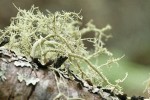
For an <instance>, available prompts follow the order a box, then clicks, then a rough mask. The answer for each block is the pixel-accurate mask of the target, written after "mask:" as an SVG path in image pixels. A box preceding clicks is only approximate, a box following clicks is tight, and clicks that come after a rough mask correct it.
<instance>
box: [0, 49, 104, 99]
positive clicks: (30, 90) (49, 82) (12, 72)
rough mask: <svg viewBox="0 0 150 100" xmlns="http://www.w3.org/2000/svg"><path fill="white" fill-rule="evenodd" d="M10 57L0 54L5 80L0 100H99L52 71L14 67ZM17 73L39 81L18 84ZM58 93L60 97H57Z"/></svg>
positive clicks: (73, 81)
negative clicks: (71, 99)
mask: <svg viewBox="0 0 150 100" xmlns="http://www.w3.org/2000/svg"><path fill="white" fill-rule="evenodd" d="M11 56H13V54H9V53H8V54H4V52H3V51H1V52H0V69H1V70H2V67H6V70H5V73H4V75H5V77H6V79H5V80H4V81H2V80H1V81H0V100H54V99H55V100H66V99H69V98H76V99H74V100H78V99H77V98H83V99H85V100H101V96H100V95H98V94H93V93H90V92H89V91H88V90H87V89H86V88H84V87H82V86H81V85H79V82H77V81H75V80H68V79H65V78H64V79H62V78H61V77H60V76H59V75H57V76H56V73H55V72H54V71H52V70H49V71H48V70H47V69H38V70H33V69H32V68H30V67H19V66H16V65H15V64H14V62H15V61H9V60H10V59H12V57H11ZM17 73H25V74H27V75H29V76H30V77H37V78H39V79H40V80H39V82H37V83H36V84H35V85H33V84H29V85H26V82H25V81H22V82H20V81H19V80H18V77H17V76H18V74H17ZM58 82H59V84H58ZM64 84H65V85H64ZM58 87H59V90H58ZM60 93H61V94H62V95H61V96H60V95H58V94H60ZM58 96H59V97H58ZM65 96H67V97H69V98H66V97H65ZM56 97H58V98H56Z"/></svg>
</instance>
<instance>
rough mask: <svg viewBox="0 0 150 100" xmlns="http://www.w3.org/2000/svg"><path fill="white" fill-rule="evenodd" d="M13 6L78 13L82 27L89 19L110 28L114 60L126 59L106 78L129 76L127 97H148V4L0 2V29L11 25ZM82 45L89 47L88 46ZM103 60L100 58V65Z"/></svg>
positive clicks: (57, 0)
mask: <svg viewBox="0 0 150 100" xmlns="http://www.w3.org/2000/svg"><path fill="white" fill-rule="evenodd" d="M12 3H14V4H15V5H16V6H17V7H20V8H22V9H30V7H31V5H33V4H34V5H35V6H39V8H40V10H41V11H43V12H46V11H45V9H48V10H50V11H52V12H55V11H62V10H65V11H75V12H80V10H81V15H82V16H83V21H84V22H83V25H84V23H87V22H88V21H89V20H90V19H93V20H94V24H96V26H97V27H99V28H102V27H104V26H106V25H107V24H110V25H111V26H112V30H111V31H109V32H110V33H112V35H113V38H111V39H109V41H108V42H106V46H107V48H108V50H109V51H112V52H113V53H114V55H116V57H120V56H122V55H124V54H125V57H124V58H123V59H122V60H121V61H119V67H117V66H116V65H114V66H112V67H111V68H104V69H107V70H104V72H105V74H106V75H107V76H108V77H110V78H111V79H112V80H115V79H118V78H121V77H123V76H124V75H125V73H126V72H128V74H129V76H128V78H127V79H126V81H125V82H124V83H123V87H124V91H125V92H126V93H127V94H129V95H145V96H147V94H146V93H145V94H143V90H144V87H145V84H143V82H144V81H145V80H147V79H148V77H149V71H150V46H149V43H150V39H149V38H150V28H149V26H150V14H149V9H150V1H149V0H143V1H141V0H132V1H130V0H114V1H111V0H0V28H1V29H3V28H4V27H6V26H8V25H9V24H10V18H11V17H13V16H16V13H17V9H16V8H15V7H14V6H13V4H12ZM86 37H90V34H89V35H86ZM85 45H87V46H88V43H85ZM91 48H92V47H89V49H91ZM104 59H105V57H103V58H100V59H99V63H102V62H103V60H104ZM110 72H111V73H110Z"/></svg>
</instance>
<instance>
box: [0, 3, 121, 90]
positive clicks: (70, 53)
mask: <svg viewBox="0 0 150 100" xmlns="http://www.w3.org/2000/svg"><path fill="white" fill-rule="evenodd" d="M17 9H18V14H17V16H16V17H13V18H12V19H11V24H10V26H8V27H6V28H5V29H4V30H1V31H0V33H1V34H2V35H1V37H0V39H2V38H4V36H8V37H10V42H9V43H8V44H7V45H5V47H6V48H8V49H11V50H13V51H15V52H16V53H17V54H18V55H24V56H26V57H28V58H30V57H33V58H35V57H36V58H39V59H40V61H41V62H42V63H46V62H47V61H48V60H49V59H55V58H56V57H57V56H60V55H62V56H67V57H69V58H68V60H67V61H66V62H65V64H69V65H70V68H71V69H73V70H74V72H76V73H77V74H78V75H79V76H80V77H82V78H84V79H86V78H88V79H90V80H91V81H92V82H94V83H95V85H102V83H105V85H106V86H107V85H110V86H114V87H116V85H112V84H111V83H110V82H109V81H108V79H107V78H106V77H105V76H104V75H103V73H102V71H101V67H102V66H107V65H109V64H111V63H116V62H117V61H118V60H120V58H117V59H115V58H113V54H112V53H111V52H109V51H108V50H107V48H105V47H104V45H105V43H104V42H103V41H102V40H104V39H106V40H107V39H108V38H109V37H110V35H107V34H104V32H105V31H107V30H110V29H111V26H110V25H107V26H106V27H104V28H102V29H99V28H97V27H96V26H95V25H93V24H92V21H90V22H89V23H87V24H86V27H84V28H80V26H81V21H82V16H80V15H79V14H77V13H74V12H64V11H62V12H55V13H51V12H49V11H48V12H47V15H44V14H43V13H42V12H40V11H39V9H38V7H34V6H32V8H31V9H30V10H22V9H19V8H17ZM88 32H91V33H93V34H94V35H95V36H94V37H93V38H91V37H90V38H82V36H83V35H84V34H86V33H88ZM83 41H88V42H91V43H92V45H93V50H92V51H88V50H87V47H85V46H84V43H83ZM101 54H106V55H107V56H108V57H109V59H108V62H106V64H102V65H96V64H94V63H92V62H91V59H93V58H96V57H98V56H99V55H101ZM82 65H84V67H83V66H82ZM62 67H65V66H64V65H63V66H62ZM85 69H86V70H85ZM95 80H96V81H95Z"/></svg>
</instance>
